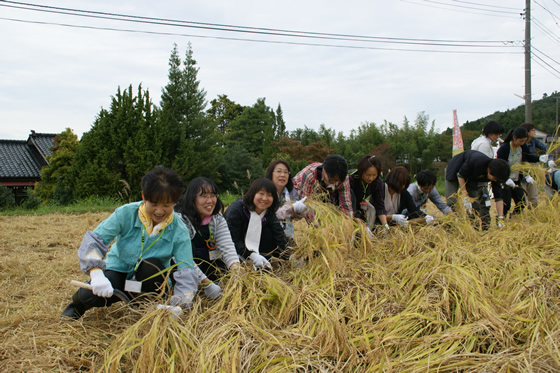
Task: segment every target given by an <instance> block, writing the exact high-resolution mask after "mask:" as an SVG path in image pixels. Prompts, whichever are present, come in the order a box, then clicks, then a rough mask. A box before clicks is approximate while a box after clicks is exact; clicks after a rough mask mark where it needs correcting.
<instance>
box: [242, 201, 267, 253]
mask: <svg viewBox="0 0 560 373" xmlns="http://www.w3.org/2000/svg"><path fill="white" fill-rule="evenodd" d="M265 214H266V210H264V211H263V212H261V213H260V214H257V213H256V212H255V211H251V215H250V216H249V226H248V227H247V233H246V234H245V247H247V250H249V251H254V252H256V253H258V252H259V245H260V242H261V233H262V218H263V216H264V215H265Z"/></svg>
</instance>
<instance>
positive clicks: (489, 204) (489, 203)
mask: <svg viewBox="0 0 560 373" xmlns="http://www.w3.org/2000/svg"><path fill="white" fill-rule="evenodd" d="M485 203H486V207H490V206H492V202H491V201H490V200H489V199H487V200H486V202H485Z"/></svg>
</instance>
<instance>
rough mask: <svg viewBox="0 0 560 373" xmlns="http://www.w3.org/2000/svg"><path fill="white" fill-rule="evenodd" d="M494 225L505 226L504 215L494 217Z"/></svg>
mask: <svg viewBox="0 0 560 373" xmlns="http://www.w3.org/2000/svg"><path fill="white" fill-rule="evenodd" d="M496 225H497V226H498V228H503V227H505V226H506V223H504V217H503V216H498V217H497V218H496Z"/></svg>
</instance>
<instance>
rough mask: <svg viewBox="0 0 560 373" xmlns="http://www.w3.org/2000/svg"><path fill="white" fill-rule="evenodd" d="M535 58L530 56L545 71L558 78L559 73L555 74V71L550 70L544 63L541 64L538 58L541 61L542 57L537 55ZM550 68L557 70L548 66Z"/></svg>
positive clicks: (559, 77)
mask: <svg viewBox="0 0 560 373" xmlns="http://www.w3.org/2000/svg"><path fill="white" fill-rule="evenodd" d="M535 57H536V58H537V59H534V58H531V59H532V60H533V61H534V62H535V63H536V64H537V65H539V66H540V67H542V68H543V69H545V70H546V71H548V72H549V73H550V74H552V75H553V76H554V77H556V78H558V79H560V75H556V74H555V73H553V72H552V71H550V69H549V68H548V67H546V66H545V65H543V64H542V63H541V62H539V60H541V61H542V59H540V58H538V57H537V56H535ZM543 63H545V64H546V62H544V61H543ZM547 65H548V64H547ZM550 68H551V69H552V70H554V71H556V72H558V70H556V69H555V68H553V67H550Z"/></svg>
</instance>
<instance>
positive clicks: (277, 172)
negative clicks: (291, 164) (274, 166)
mask: <svg viewBox="0 0 560 373" xmlns="http://www.w3.org/2000/svg"><path fill="white" fill-rule="evenodd" d="M274 173H275V174H283V175H284V174H285V175H289V174H290V171H288V170H274Z"/></svg>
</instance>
